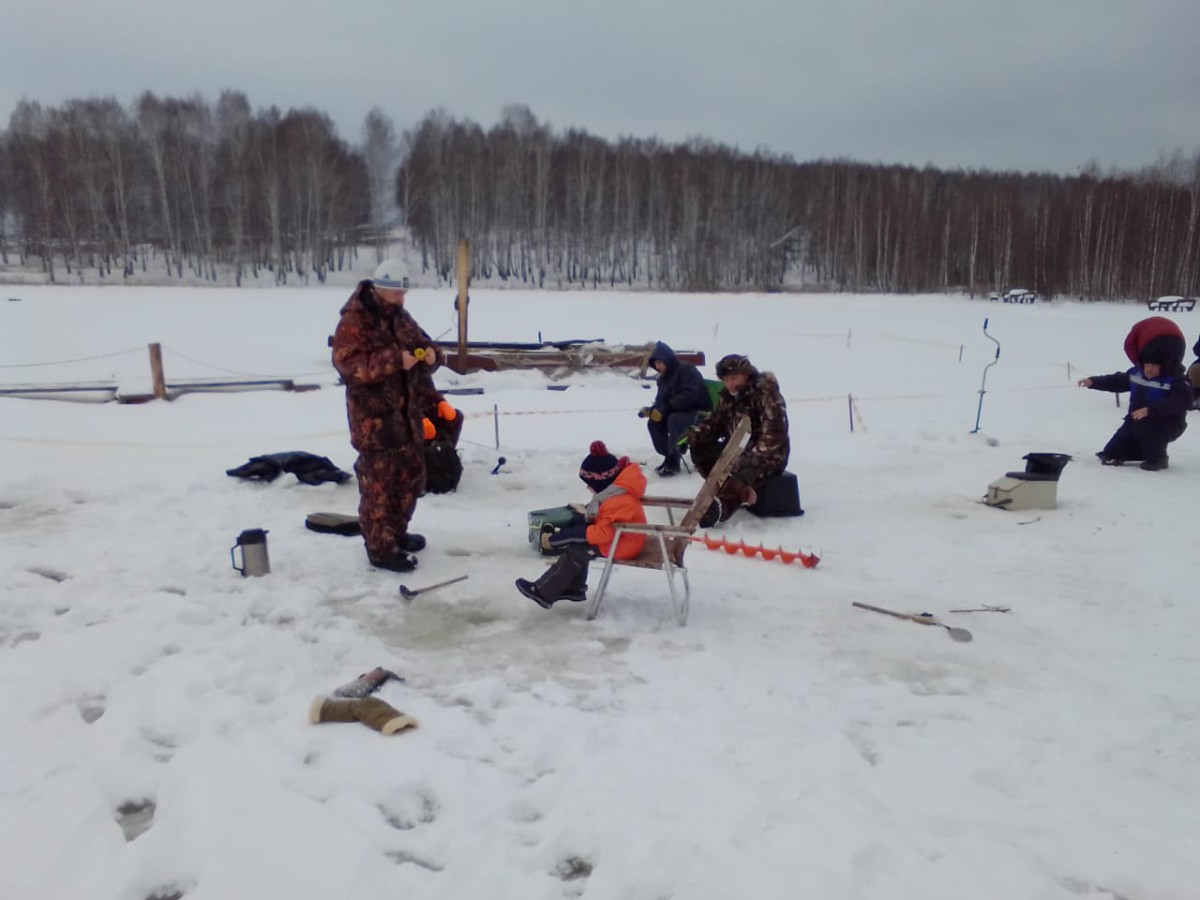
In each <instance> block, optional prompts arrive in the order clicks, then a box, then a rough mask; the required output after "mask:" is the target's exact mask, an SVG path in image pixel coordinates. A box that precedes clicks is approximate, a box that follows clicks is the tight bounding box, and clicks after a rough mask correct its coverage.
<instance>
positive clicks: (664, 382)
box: [650, 341, 712, 418]
mask: <svg viewBox="0 0 1200 900" xmlns="http://www.w3.org/2000/svg"><path fill="white" fill-rule="evenodd" d="M656 359H661V360H662V361H663V362H664V363H666V367H667V371H665V372H663V373H662V374H661V375H659V376H658V393H657V394H656V395H655V397H654V408H655V409H657V410H658V411H659V412H660V413H662V414H663V417H664V418H665V417H666V416H668V415H670V414H671V413H677V412H708V411H709V410H710V409H712V398H711V397H710V396H709V395H708V386H707V385H705V383H704V376H702V375H701V374H700V370H699V369H697V368H696V367H695V366H693V365H692V364H691V363H685V362H680V361H679V360H678V359H676V358H675V351H674V350H672V349H671V348H670V347H669V346H668V345H667V344H664V343H663V342H662V341H659V342H658V343H657V344H655V345H654V350H653V352H651V354H650V362H651V364H653V363H654V361H655V360H656Z"/></svg>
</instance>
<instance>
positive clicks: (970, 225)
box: [0, 91, 1200, 300]
mask: <svg viewBox="0 0 1200 900" xmlns="http://www.w3.org/2000/svg"><path fill="white" fill-rule="evenodd" d="M356 137H357V140H356V141H355V142H354V143H351V142H347V141H346V140H345V139H343V138H341V137H339V136H338V134H337V132H336V129H335V127H334V126H333V123H332V121H331V120H330V118H329V117H328V116H327V115H325V114H323V113H321V112H319V111H317V110H314V109H301V110H295V109H293V110H289V111H287V112H286V113H283V112H280V111H279V110H278V109H276V108H274V107H271V108H267V109H259V110H256V111H252V110H251V107H250V104H249V102H248V101H247V99H246V97H245V96H244V95H243V94H241V93H238V92H234V91H227V92H225V93H223V94H222V95H221V96H220V97H219V98H218V100H217V102H216V103H215V104H211V103H209V102H208V101H207V100H205V99H204V98H202V97H199V96H192V97H187V98H170V97H157V96H155V95H154V94H152V93H149V92H147V93H144V94H142V95H141V96H140V97H139V98H137V100H136V101H135V102H134V103H132V104H131V106H130V107H129V108H126V107H124V106H122V105H121V104H119V103H118V102H117V101H116V100H113V99H96V98H92V99H84V100H73V101H69V102H66V103H63V104H62V105H61V106H58V107H43V106H41V105H39V104H38V103H35V102H32V101H22V102H21V103H20V104H18V106H17V108H16V109H15V110H14V111H13V113H12V115H11V117H10V119H9V122H8V127H7V130H5V131H3V132H0V254H2V259H0V263H3V264H4V265H14V264H21V265H25V266H36V267H38V268H40V269H41V270H42V271H43V272H45V273H46V275H47V277H48V278H49V280H52V281H53V280H66V279H68V278H69V277H71V275H72V274H73V273H77V272H81V271H89V272H95V273H98V274H99V275H100V276H101V277H103V278H105V279H110V280H113V281H117V282H119V281H120V280H121V279H122V278H127V277H129V276H131V275H132V274H134V273H135V272H137V271H138V270H139V269H140V270H142V271H145V270H146V269H147V267H148V266H150V265H151V264H152V263H154V264H155V265H157V266H158V267H160V268H161V267H164V266H165V269H166V271H167V272H168V273H170V274H171V275H172V276H173V277H182V276H183V274H184V273H185V272H186V273H189V275H191V276H193V277H195V276H199V277H203V278H207V279H211V280H213V281H216V280H218V277H219V273H222V272H230V273H232V274H233V278H234V279H235V280H236V281H237V283H241V279H242V278H243V277H245V276H246V275H247V274H253V275H255V276H256V277H261V276H262V274H263V273H264V272H265V273H268V274H269V275H270V276H271V277H273V278H274V280H275V281H276V282H278V283H289V282H294V281H296V280H298V279H304V280H307V279H309V278H315V279H317V280H323V279H324V278H325V276H326V274H327V273H328V272H330V271H332V270H339V269H343V268H347V267H348V266H350V265H351V264H352V263H353V262H354V261H355V259H356V258H357V257H358V256H359V255H360V254H362V253H363V252H364V251H368V252H371V254H372V257H373V258H378V257H379V256H380V255H381V254H382V253H383V252H384V251H385V249H386V247H387V243H388V241H389V240H394V239H395V238H396V235H401V236H402V238H403V239H404V240H408V241H411V243H412V248H413V250H412V252H413V254H414V255H415V257H416V258H418V259H420V261H421V264H422V265H423V268H424V270H425V273H426V275H427V276H436V277H437V279H439V280H441V281H444V282H449V281H450V280H452V278H453V277H454V267H455V265H456V253H457V245H458V242H459V240H460V239H463V238H465V239H466V240H468V241H469V242H470V246H471V264H472V268H473V276H474V277H476V278H482V279H495V280H499V281H503V282H510V283H513V284H516V285H520V286H540V287H547V288H556V289H558V288H600V287H603V288H631V289H653V290H667V291H740V290H747V291H750V290H752V291H779V290H822V291H852V292H881V293H907V292H941V291H966V292H971V293H974V294H979V293H989V292H993V291H1003V290H1006V289H1009V288H1012V287H1014V286H1019V287H1022V288H1026V289H1032V290H1035V291H1037V292H1038V293H1039V294H1042V295H1043V296H1046V297H1054V296H1068V297H1077V298H1081V299H1133V300H1146V299H1149V298H1153V297H1156V296H1159V295H1176V294H1178V295H1193V296H1194V295H1196V294H1197V293H1200V152H1195V153H1193V154H1191V155H1188V154H1185V153H1183V152H1182V151H1180V152H1177V153H1176V154H1175V155H1174V156H1170V157H1166V156H1164V157H1163V158H1162V159H1160V160H1158V161H1157V162H1156V163H1154V164H1152V165H1148V166H1147V167H1145V168H1144V169H1142V170H1139V171H1136V172H1115V171H1109V172H1103V171H1101V170H1100V168H1099V167H1098V166H1097V165H1095V164H1090V165H1087V166H1084V167H1083V168H1081V170H1080V172H1079V173H1078V174H1074V175H1069V176H1068V175H1058V174H1048V173H1022V172H995V171H975V170H964V169H956V170H946V169H938V168H934V167H931V166H927V167H924V168H918V167H914V166H901V165H887V164H878V163H877V164H869V163H863V162H855V161H851V160H842V159H822V160H814V161H804V162H797V161H795V160H793V159H792V158H790V157H788V156H785V155H780V154H777V153H773V152H771V151H769V150H767V149H758V150H755V151H753V152H746V151H743V150H740V149H738V148H736V147H729V146H725V145H721V144H717V143H713V142H710V141H707V140H703V139H693V140H691V141H688V142H686V143H680V144H668V143H664V142H662V141H660V140H658V139H656V138H653V137H623V138H619V139H614V140H608V139H604V138H601V137H598V136H595V135H592V134H589V133H588V132H586V131H583V130H579V129H568V130H565V131H559V130H556V129H555V128H553V127H552V126H551V125H550V124H548V123H543V122H540V121H539V120H538V119H537V118H536V116H534V114H533V113H532V112H531V111H530V110H529V109H528V108H527V107H524V106H519V105H514V106H509V107H506V108H505V109H504V110H503V111H502V112H501V115H500V116H499V119H498V122H497V123H496V124H495V125H494V126H492V127H491V128H484V127H481V126H480V125H478V124H476V123H474V122H472V121H469V120H463V119H457V118H454V117H452V116H451V115H449V114H448V113H446V112H444V111H442V110H435V111H432V112H430V113H428V114H427V115H426V116H425V117H424V118H423V119H422V120H421V121H420V122H418V123H416V124H415V125H414V126H413V127H411V128H410V129H408V130H406V131H404V132H402V133H397V131H396V129H395V127H394V126H393V124H392V122H391V120H390V119H389V118H388V117H387V116H386V115H385V114H383V113H382V112H380V111H379V110H378V109H376V110H373V111H372V112H371V114H370V115H369V116H368V117H367V120H366V122H364V124H363V127H362V131H361V134H360V135H357V136H356ZM398 226H400V227H399V229H398Z"/></svg>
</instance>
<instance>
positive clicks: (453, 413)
mask: <svg viewBox="0 0 1200 900" xmlns="http://www.w3.org/2000/svg"><path fill="white" fill-rule="evenodd" d="M437 414H438V416H440V417H441V418H443V419H445V420H446V421H447V422H453V421H454V420H455V419H457V418H458V410H457V409H455V408H454V407H453V406H451V405H450V401H449V400H443V401H442V402H441V403H439V404H438V405H437Z"/></svg>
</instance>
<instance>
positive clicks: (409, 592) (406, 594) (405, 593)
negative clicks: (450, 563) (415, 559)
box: [400, 575, 471, 600]
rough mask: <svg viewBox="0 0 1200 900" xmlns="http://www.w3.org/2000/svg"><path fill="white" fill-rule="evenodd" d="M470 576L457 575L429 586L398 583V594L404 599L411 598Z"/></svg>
mask: <svg viewBox="0 0 1200 900" xmlns="http://www.w3.org/2000/svg"><path fill="white" fill-rule="evenodd" d="M470 577H471V576H470V575H459V576H458V577H457V578H451V579H450V580H449V581H439V582H438V583H437V584H431V585H429V587H423V588H415V589H414V588H409V587H405V586H404V585H400V596H401V597H403V598H404V599H405V600H411V599H412V598H413V597H415V596H417V594H424V593H426V592H427V591H436V590H437V589H438V588H444V587H445V586H446V585H448V584H458V582H460V581H466V580H467V579H468V578H470Z"/></svg>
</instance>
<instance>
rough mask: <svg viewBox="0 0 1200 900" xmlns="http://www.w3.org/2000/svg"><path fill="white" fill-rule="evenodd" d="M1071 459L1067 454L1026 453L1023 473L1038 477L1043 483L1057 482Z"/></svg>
mask: <svg viewBox="0 0 1200 900" xmlns="http://www.w3.org/2000/svg"><path fill="white" fill-rule="evenodd" d="M1072 458H1073V457H1072V456H1071V455H1070V454H1068V453H1026V454H1025V456H1024V457H1023V459H1024V460H1025V471H1026V472H1028V473H1029V474H1030V475H1040V476H1042V479H1041V480H1044V481H1058V476H1059V475H1061V474H1062V470H1063V469H1065V468H1066V466H1067V463H1069V462H1070V461H1071V459H1072Z"/></svg>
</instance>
